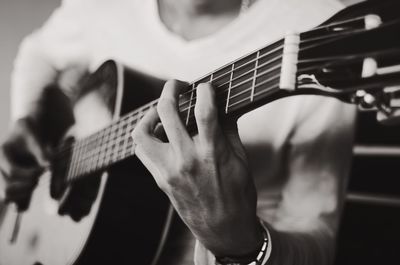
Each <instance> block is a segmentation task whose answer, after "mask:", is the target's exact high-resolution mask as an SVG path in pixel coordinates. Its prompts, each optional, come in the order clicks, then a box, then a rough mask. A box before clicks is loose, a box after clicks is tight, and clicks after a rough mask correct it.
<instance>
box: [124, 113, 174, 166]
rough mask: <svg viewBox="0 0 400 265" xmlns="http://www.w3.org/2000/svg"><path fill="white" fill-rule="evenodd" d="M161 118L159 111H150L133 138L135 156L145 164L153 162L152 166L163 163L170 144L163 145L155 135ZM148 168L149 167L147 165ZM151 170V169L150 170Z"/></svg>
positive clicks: (133, 133)
mask: <svg viewBox="0 0 400 265" xmlns="http://www.w3.org/2000/svg"><path fill="white" fill-rule="evenodd" d="M159 121H160V118H159V116H158V113H157V111H156V110H155V109H154V108H152V109H150V110H149V111H148V112H147V113H146V114H145V115H144V117H143V118H142V120H141V121H140V122H139V123H138V125H137V126H136V128H135V130H133V132H132V134H131V136H132V140H133V142H134V143H135V145H136V147H135V154H136V155H137V156H138V158H139V159H140V160H141V161H142V162H144V160H146V161H151V163H150V164H158V163H162V161H163V160H164V159H165V155H163V153H165V152H166V151H167V150H166V149H167V146H168V144H165V143H163V142H162V141H161V140H160V139H158V138H157V137H156V136H155V135H154V131H155V128H156V126H157V124H158V123H159ZM145 166H146V167H147V165H145ZM148 169H149V168H148Z"/></svg>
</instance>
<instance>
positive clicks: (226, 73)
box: [67, 40, 283, 181]
mask: <svg viewBox="0 0 400 265" xmlns="http://www.w3.org/2000/svg"><path fill="white" fill-rule="evenodd" d="M282 44H283V40H281V41H278V42H276V43H274V44H272V45H270V46H268V47H266V48H263V49H260V50H258V51H255V52H253V53H251V54H249V55H247V56H245V57H243V58H240V59H238V60H236V61H234V62H232V63H230V64H228V65H226V66H224V67H222V68H220V69H218V70H216V71H214V72H212V73H211V74H209V75H207V76H205V77H203V78H201V79H199V80H197V81H195V82H193V83H191V84H190V85H189V88H188V91H187V92H185V93H183V94H181V95H180V98H179V112H180V115H181V118H182V121H183V123H184V124H185V125H186V127H187V129H188V131H190V132H191V133H195V132H196V122H195V118H194V106H195V104H196V95H197V93H196V90H197V85H198V84H199V83H205V82H209V83H211V84H212V85H213V86H214V88H215V91H216V102H217V108H218V110H219V113H220V118H222V119H223V118H228V117H233V116H236V117H237V116H240V115H241V114H244V113H246V112H248V111H250V110H252V109H254V108H256V107H258V106H259V105H261V104H264V103H266V101H271V100H273V99H275V98H276V97H279V94H280V92H283V91H281V90H280V88H279V81H280V73H281V63H282V52H283V46H282ZM157 103H158V99H157V100H154V101H152V102H150V103H148V104H146V105H144V106H142V107H141V108H139V109H136V110H134V111H132V112H130V113H128V114H126V115H124V116H123V117H121V118H120V119H119V120H117V121H115V122H113V123H112V124H110V125H109V126H107V127H106V128H104V129H103V130H101V131H99V132H97V133H95V134H93V135H91V136H89V137H86V138H84V139H82V140H79V141H77V142H75V143H74V144H73V145H72V147H71V150H70V154H71V160H70V163H69V170H68V175H67V181H73V180H75V179H77V178H80V177H82V176H85V175H88V174H90V173H93V172H96V171H101V170H104V169H105V168H107V167H109V166H111V165H113V164H115V163H117V162H119V161H122V160H124V159H126V158H128V157H131V156H133V155H134V150H133V143H132V139H131V137H130V135H131V132H132V131H133V130H134V129H135V127H136V125H137V124H138V122H139V121H140V119H141V118H142V117H143V116H144V115H145V113H146V112H147V111H148V110H149V109H150V108H153V107H156V105H157Z"/></svg>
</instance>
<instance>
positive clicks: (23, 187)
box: [5, 182, 34, 201]
mask: <svg viewBox="0 0 400 265" xmlns="http://www.w3.org/2000/svg"><path fill="white" fill-rule="evenodd" d="M33 186H34V184H33V183H25V182H19V183H13V184H10V185H8V186H7V188H6V192H5V195H6V200H10V201H15V200H18V199H21V198H26V197H29V196H30V194H31V193H32V187H33Z"/></svg>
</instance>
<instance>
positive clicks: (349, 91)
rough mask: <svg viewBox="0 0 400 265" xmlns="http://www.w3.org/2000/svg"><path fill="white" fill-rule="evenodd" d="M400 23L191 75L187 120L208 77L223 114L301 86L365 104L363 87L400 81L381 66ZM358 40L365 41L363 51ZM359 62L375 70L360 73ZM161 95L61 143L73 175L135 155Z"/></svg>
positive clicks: (337, 30) (330, 31) (370, 19)
mask: <svg viewBox="0 0 400 265" xmlns="http://www.w3.org/2000/svg"><path fill="white" fill-rule="evenodd" d="M371 25H372V26H371ZM399 30H400V21H397V20H395V21H392V22H389V23H386V24H385V25H383V26H380V19H379V18H377V17H376V16H374V15H367V16H361V17H357V18H354V19H349V20H344V21H341V22H335V23H332V24H328V25H322V26H320V27H317V28H314V29H312V30H310V31H307V32H304V33H301V34H299V35H295V34H294V35H289V36H286V37H285V38H284V39H281V40H279V41H277V42H275V43H273V44H272V45H269V46H266V47H264V48H262V49H259V50H257V51H255V52H253V53H251V54H249V55H246V56H244V57H242V58H239V59H238V60H236V61H234V62H232V63H229V64H227V65H225V66H223V67H222V68H220V69H217V70H216V71H214V72H212V73H210V74H209V75H207V76H205V77H203V78H201V79H199V80H197V81H195V82H193V83H191V84H190V85H189V88H188V90H187V92H184V93H183V94H181V95H180V98H179V113H180V115H181V118H182V121H183V123H184V124H185V125H186V127H187V129H188V131H189V132H190V133H195V132H196V122H195V118H194V106H195V104H196V97H197V93H196V91H197V85H198V84H199V83H205V82H208V83H211V84H212V85H213V86H214V88H215V92H216V103H217V108H218V111H219V116H220V119H227V118H232V117H238V116H240V115H242V114H244V113H246V112H248V111H250V110H253V109H255V108H257V107H259V106H261V105H263V104H266V103H268V102H271V101H273V100H276V99H279V98H282V97H286V96H289V95H297V94H315V95H326V96H331V97H336V98H338V99H340V100H342V101H345V102H349V103H355V104H358V103H359V102H362V100H363V99H362V98H359V99H358V98H357V95H356V94H355V92H356V91H357V90H365V89H369V90H370V89H372V88H374V87H377V86H378V87H384V86H394V85H398V84H399V83H400V77H399V70H398V68H395V70H391V72H390V73H389V74H378V70H379V69H378V68H377V66H378V62H379V63H381V64H382V65H384V66H393V65H398V64H399V62H398V60H397V58H399V56H398V55H399V54H400V49H398V38H393V36H397V35H398V32H399ZM370 39H382V40H385V39H386V40H388V41H387V42H384V41H382V42H375V41H373V42H371V41H368V40H370ZM359 47H363V50H362V51H361V52H358V50H359V49H360V48H359ZM371 56H372V57H373V58H374V63H373V64H371V63H369V64H366V63H365V61H364V59H365V58H369V57H371ZM369 61H371V58H369ZM355 65H357V66H358V67H354V66H355ZM364 67H366V68H365V69H364ZM386 68H387V67H386ZM358 69H363V72H366V73H370V72H373V74H372V75H365V74H364V73H363V74H361V73H360V72H359V70H358ZM364 70H368V71H364ZM385 71H387V70H385ZM349 84H350V85H349ZM333 87H334V88H335V89H333ZM157 103H158V100H154V101H152V102H149V103H148V104H146V105H144V106H142V107H141V108H138V109H136V110H134V111H132V112H130V113H128V114H126V115H124V116H123V117H122V118H120V119H119V120H117V121H115V122H113V123H112V124H110V125H109V126H107V127H106V128H104V129H103V130H101V131H99V132H97V133H95V134H93V135H91V136H89V137H86V138H84V139H82V140H79V141H77V142H76V143H74V144H73V145H72V146H70V147H68V148H67V149H66V150H60V151H61V152H60V153H61V154H65V152H69V154H70V156H69V157H70V161H69V163H68V171H67V172H68V173H67V177H66V180H67V181H73V180H75V179H77V178H80V177H82V176H86V175H89V174H91V173H93V172H96V171H101V170H104V169H105V168H107V167H109V166H111V165H113V164H115V163H117V162H119V161H121V160H124V159H126V158H128V157H131V156H133V155H134V150H133V142H132V139H131V132H132V131H133V130H134V129H135V127H136V124H137V123H138V122H139V121H140V120H141V118H142V117H143V116H144V115H145V113H146V112H147V111H148V110H149V109H150V108H153V107H155V106H156V105H157Z"/></svg>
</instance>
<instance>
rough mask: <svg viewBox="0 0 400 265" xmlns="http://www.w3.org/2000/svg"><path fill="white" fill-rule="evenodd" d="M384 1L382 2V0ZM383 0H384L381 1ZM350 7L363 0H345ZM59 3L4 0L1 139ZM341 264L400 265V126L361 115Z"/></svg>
mask: <svg viewBox="0 0 400 265" xmlns="http://www.w3.org/2000/svg"><path fill="white" fill-rule="evenodd" d="M377 1H379V0H377ZM381 1H383V0H381ZM342 2H344V3H345V4H351V3H355V2H360V0H342ZM59 3H60V1H59V0H0V34H1V41H0V137H1V138H2V137H4V134H5V133H6V131H7V127H8V119H9V87H10V73H11V70H12V66H13V59H14V57H15V55H16V53H17V50H18V46H19V43H20V42H21V40H22V38H23V37H24V36H25V35H27V34H28V33H30V32H32V30H34V29H35V28H37V27H39V26H40V25H41V24H42V23H43V22H44V21H45V20H46V19H47V17H48V16H49V15H50V13H51V11H52V10H53V9H54V8H55V7H57V6H58V5H59ZM357 128H358V129H357V134H356V145H355V148H354V160H353V166H352V171H351V176H350V181H349V190H348V194H347V200H346V204H345V209H344V215H343V218H342V222H341V227H340V232H339V241H338V249H337V252H338V254H337V261H336V264H340V265H344V264H352V265H354V264H364V265H369V264H371V265H372V264H374V265H376V264H385V265H389V264H396V265H397V264H400V255H398V252H399V251H398V246H400V237H399V235H400V228H399V224H400V185H399V181H398V179H399V175H400V174H399V165H400V163H399V162H400V128H399V126H397V127H385V126H382V125H379V124H377V123H376V121H375V114H373V113H364V114H362V115H360V117H359V119H358V124H357Z"/></svg>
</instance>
